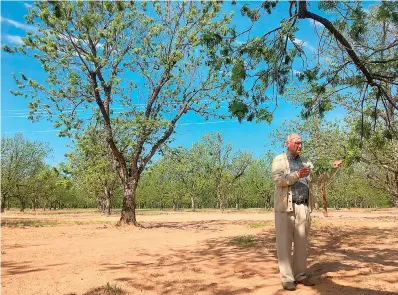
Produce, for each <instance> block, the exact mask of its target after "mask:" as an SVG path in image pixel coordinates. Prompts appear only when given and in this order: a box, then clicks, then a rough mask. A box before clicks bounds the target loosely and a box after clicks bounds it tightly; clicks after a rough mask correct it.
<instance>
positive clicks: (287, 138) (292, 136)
mask: <svg viewBox="0 0 398 295" xmlns="http://www.w3.org/2000/svg"><path fill="white" fill-rule="evenodd" d="M296 137H300V138H301V136H300V135H299V134H297V133H292V134H289V135H288V136H287V137H286V144H288V143H289V142H290V141H291V140H292V139H293V138H296Z"/></svg>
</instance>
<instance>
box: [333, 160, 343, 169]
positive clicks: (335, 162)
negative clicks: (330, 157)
mask: <svg viewBox="0 0 398 295" xmlns="http://www.w3.org/2000/svg"><path fill="white" fill-rule="evenodd" d="M342 163H343V161H342V160H336V161H334V162H333V168H340V167H341V164H342Z"/></svg>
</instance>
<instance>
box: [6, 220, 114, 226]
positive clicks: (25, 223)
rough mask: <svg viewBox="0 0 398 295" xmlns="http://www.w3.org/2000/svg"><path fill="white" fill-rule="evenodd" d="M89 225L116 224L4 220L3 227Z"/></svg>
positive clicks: (75, 221) (78, 221)
mask: <svg viewBox="0 0 398 295" xmlns="http://www.w3.org/2000/svg"><path fill="white" fill-rule="evenodd" d="M74 224H76V225H89V224H110V225H112V224H114V222H113V221H101V220H98V221H96V220H72V221H67V220H66V221H55V220H2V221H1V226H2V227H44V226H57V225H74Z"/></svg>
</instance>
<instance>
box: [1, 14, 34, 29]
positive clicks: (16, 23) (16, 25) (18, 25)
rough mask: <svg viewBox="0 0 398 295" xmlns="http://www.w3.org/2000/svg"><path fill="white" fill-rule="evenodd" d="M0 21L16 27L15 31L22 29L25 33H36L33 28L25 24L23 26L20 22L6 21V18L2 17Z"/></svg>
mask: <svg viewBox="0 0 398 295" xmlns="http://www.w3.org/2000/svg"><path fill="white" fill-rule="evenodd" d="M0 20H1V21H2V22H5V23H7V24H10V25H12V26H13V27H16V28H17V29H22V30H25V31H32V32H36V31H37V29H36V27H35V26H31V25H26V24H23V23H20V22H17V21H15V20H12V19H8V18H5V17H2V16H0Z"/></svg>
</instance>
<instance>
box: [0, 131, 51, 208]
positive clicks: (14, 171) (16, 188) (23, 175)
mask: <svg viewBox="0 0 398 295" xmlns="http://www.w3.org/2000/svg"><path fill="white" fill-rule="evenodd" d="M49 153H50V149H49V148H48V146H47V144H45V143H42V142H39V141H30V140H28V139H25V138H23V136H22V134H20V133H18V134H16V135H15V136H14V137H11V138H7V137H3V138H2V139H1V204H0V205H1V212H4V205H5V201H6V199H7V198H17V199H18V200H19V201H20V209H21V211H24V210H25V208H26V206H27V204H28V202H29V198H30V197H31V196H33V195H35V194H38V193H39V191H40V188H37V187H36V186H34V185H32V184H33V183H34V182H35V181H36V180H37V176H38V175H39V173H40V171H42V170H43V169H44V168H45V167H46V164H45V162H44V159H45V157H47V156H48V155H49Z"/></svg>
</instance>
